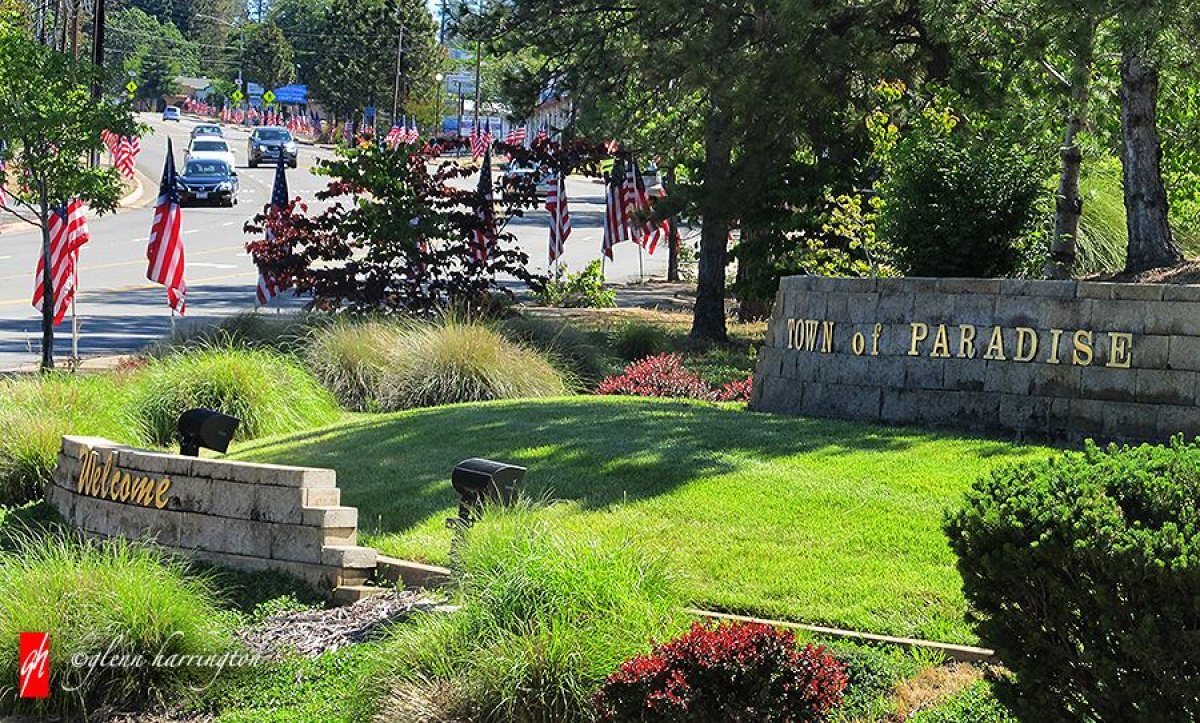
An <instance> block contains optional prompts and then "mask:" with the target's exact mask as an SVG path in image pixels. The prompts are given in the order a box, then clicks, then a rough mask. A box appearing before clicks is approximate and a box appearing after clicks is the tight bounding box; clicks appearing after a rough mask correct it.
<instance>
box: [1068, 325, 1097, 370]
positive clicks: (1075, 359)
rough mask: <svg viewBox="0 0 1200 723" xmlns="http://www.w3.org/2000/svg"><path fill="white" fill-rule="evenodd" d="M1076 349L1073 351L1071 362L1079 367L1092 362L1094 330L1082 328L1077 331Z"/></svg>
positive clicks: (1075, 338)
mask: <svg viewBox="0 0 1200 723" xmlns="http://www.w3.org/2000/svg"><path fill="white" fill-rule="evenodd" d="M1073 341H1074V347H1075V349H1074V351H1072V352H1071V363H1072V364H1074V365H1075V366H1077V367H1086V366H1088V365H1090V364H1091V363H1092V332H1090V331H1084V330H1083V329H1080V330H1079V331H1077V332H1075V337H1074V339H1073Z"/></svg>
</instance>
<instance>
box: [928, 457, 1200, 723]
mask: <svg viewBox="0 0 1200 723" xmlns="http://www.w3.org/2000/svg"><path fill="white" fill-rule="evenodd" d="M1197 499H1200V446H1197V444H1195V443H1191V444H1184V443H1183V442H1182V441H1180V440H1175V441H1173V442H1172V443H1171V444H1170V445H1169V446H1166V447H1163V446H1151V445H1143V446H1140V447H1135V448H1130V447H1123V448H1117V447H1115V446H1114V447H1109V448H1107V449H1100V448H1097V447H1096V446H1095V445H1091V444H1089V445H1088V446H1087V447H1086V448H1085V450H1084V451H1083V452H1082V453H1068V454H1065V455H1062V456H1061V457H1058V458H1055V459H1051V460H1048V461H1044V462H1039V463H1030V464H1023V465H1019V466H1011V467H1006V468H1003V469H1000V470H997V471H995V472H993V473H992V474H991V475H989V476H987V477H985V478H983V479H981V480H979V481H978V482H976V483H975V485H974V487H973V489H972V490H971V492H970V493H969V494H968V496H967V500H966V504H965V506H964V507H963V508H962V509H961V510H959V511H958V512H956V513H954V514H953V515H951V516H950V517H949V519H948V521H947V525H946V531H947V534H948V535H949V537H950V544H951V546H952V547H953V549H954V551H955V552H956V553H957V554H958V558H959V562H958V568H959V571H960V572H961V573H962V577H963V590H964V592H965V593H966V596H967V600H968V602H969V604H970V613H969V619H970V620H972V621H973V622H974V623H975V626H976V629H977V631H978V633H979V637H980V639H981V640H982V641H983V642H984V643H985V644H987V645H988V646H990V647H994V648H995V650H996V653H997V655H998V657H999V658H1000V659H1001V660H1003V661H1004V664H1005V666H1006V667H1007V668H1008V669H1009V670H1010V671H1011V672H1012V676H1011V678H1008V679H1005V680H1002V681H1000V682H999V683H998V684H997V686H996V692H997V696H998V697H999V698H1000V699H1001V701H1002V702H1004V703H1005V704H1006V705H1007V706H1008V707H1009V708H1010V709H1011V710H1012V711H1013V712H1014V713H1016V714H1017V717H1018V718H1020V719H1021V720H1026V719H1028V720H1037V721H1047V722H1048V723H1054V722H1056V721H1063V722H1064V723H1065V722H1066V721H1075V722H1080V721H1082V722H1085V723H1089V722H1097V723H1098V722H1099V721H1151V720H1154V721H1160V720H1161V721H1168V720H1170V721H1185V720H1195V719H1196V718H1197V716H1200V656H1197V654H1196V651H1197V644H1198V642H1200V606H1198V605H1197V600H1200V507H1198V506H1197V504H1196V500H1197Z"/></svg>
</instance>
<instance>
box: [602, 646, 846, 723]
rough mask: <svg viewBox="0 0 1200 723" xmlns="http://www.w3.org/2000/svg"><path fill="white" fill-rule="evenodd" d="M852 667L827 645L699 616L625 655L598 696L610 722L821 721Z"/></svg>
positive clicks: (837, 699)
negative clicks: (661, 640)
mask: <svg viewBox="0 0 1200 723" xmlns="http://www.w3.org/2000/svg"><path fill="white" fill-rule="evenodd" d="M846 683H847V674H846V668H845V666H844V665H842V664H841V663H840V662H838V661H837V660H836V659H835V658H834V657H833V656H832V655H830V654H829V653H828V652H826V651H825V649H824V648H819V647H813V646H812V645H807V646H805V647H803V648H799V647H797V646H796V638H795V636H794V635H792V633H791V632H789V631H786V630H776V629H775V628H773V627H771V626H769V625H762V624H758V623H735V624H732V625H721V626H719V627H716V628H711V627H707V626H705V625H702V624H700V623H694V624H693V625H692V628H691V630H689V631H688V632H687V633H685V634H684V635H683V636H682V637H679V638H676V639H675V640H672V641H671V642H669V643H665V644H662V645H656V646H654V650H653V651H652V652H651V653H650V654H649V655H639V656H638V657H636V658H633V659H631V660H628V661H626V662H625V663H624V664H622V665H621V669H620V670H618V671H617V672H616V673H614V674H613V675H611V676H609V678H608V681H607V682H606V683H605V685H604V687H603V688H602V689H601V690H600V692H599V693H597V695H596V711H597V714H598V715H599V717H600V719H601V720H605V721H623V722H624V721H655V722H659V721H661V722H662V723H674V722H675V721H679V722H680V723H682V722H684V721H687V722H688V723H741V722H743V721H744V722H745V723H750V722H751V721H753V722H754V723H771V722H772V721H779V722H780V723H785V722H787V723H819V722H820V721H824V720H826V717H827V715H828V714H829V712H830V711H831V710H832V709H833V708H835V707H836V706H838V705H839V704H841V701H842V691H843V690H845V688H846Z"/></svg>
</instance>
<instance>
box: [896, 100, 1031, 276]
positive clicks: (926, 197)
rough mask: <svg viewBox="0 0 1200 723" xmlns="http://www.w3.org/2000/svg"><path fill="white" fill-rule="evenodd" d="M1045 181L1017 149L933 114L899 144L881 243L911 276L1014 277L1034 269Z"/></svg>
mask: <svg viewBox="0 0 1200 723" xmlns="http://www.w3.org/2000/svg"><path fill="white" fill-rule="evenodd" d="M1042 187H1043V181H1042V176H1041V175H1040V173H1039V170H1038V167H1037V164H1036V159H1035V158H1033V157H1031V156H1030V155H1029V154H1028V153H1027V152H1026V151H1025V150H1022V149H1021V148H1020V147H1019V146H1017V145H1016V144H1015V143H1012V142H1009V141H1008V140H1007V139H1005V138H1002V137H995V136H994V135H992V134H990V133H987V132H980V131H979V130H978V129H973V128H971V127H970V126H969V125H959V121H958V120H957V119H956V118H955V117H954V116H951V115H949V114H945V115H943V114H941V113H928V114H927V115H926V117H925V118H923V119H922V121H921V122H917V123H914V124H912V125H911V126H910V127H909V128H908V130H907V132H905V133H904V134H903V135H902V136H901V138H900V139H899V140H898V141H897V142H896V146H895V149H894V151H893V152H892V154H891V158H890V168H889V172H888V174H887V175H886V176H885V178H884V181H883V182H882V183H881V188H880V196H881V201H882V204H881V206H882V208H881V210H880V212H879V235H880V237H881V238H882V239H883V241H884V242H885V243H886V244H887V245H888V247H889V248H890V249H891V252H892V255H893V258H894V259H895V262H896V265H897V266H898V267H899V268H900V269H901V270H902V271H903V272H904V273H906V274H909V275H912V276H968V277H970V276H979V277H995V276H1013V275H1016V274H1018V273H1019V272H1020V271H1022V270H1023V269H1026V268H1029V267H1031V266H1032V265H1033V264H1032V263H1031V262H1032V259H1033V257H1034V256H1035V254H1036V253H1037V251H1038V250H1040V249H1039V246H1038V245H1037V244H1036V243H1035V242H1034V241H1033V240H1031V238H1030V234H1031V225H1032V222H1033V220H1034V219H1033V212H1034V204H1035V202H1036V200H1037V198H1038V196H1039V195H1040V194H1041V193H1042Z"/></svg>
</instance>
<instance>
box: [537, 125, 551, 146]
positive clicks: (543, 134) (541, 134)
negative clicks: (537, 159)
mask: <svg viewBox="0 0 1200 723" xmlns="http://www.w3.org/2000/svg"><path fill="white" fill-rule="evenodd" d="M548 140H550V133H549V132H547V131H546V124H545V123H543V124H542V127H541V128H538V132H537V135H536V136H534V137H533V142H534V143H535V144H536V143H545V142H546V141H548Z"/></svg>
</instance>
